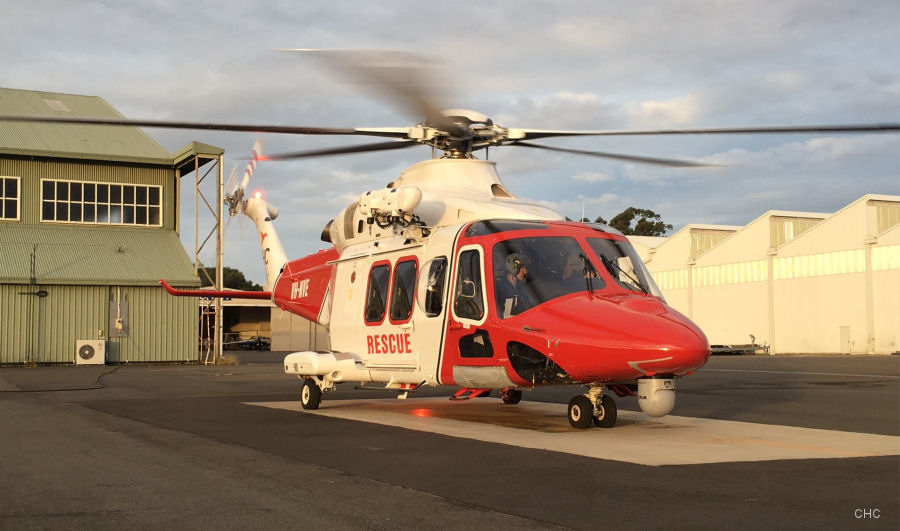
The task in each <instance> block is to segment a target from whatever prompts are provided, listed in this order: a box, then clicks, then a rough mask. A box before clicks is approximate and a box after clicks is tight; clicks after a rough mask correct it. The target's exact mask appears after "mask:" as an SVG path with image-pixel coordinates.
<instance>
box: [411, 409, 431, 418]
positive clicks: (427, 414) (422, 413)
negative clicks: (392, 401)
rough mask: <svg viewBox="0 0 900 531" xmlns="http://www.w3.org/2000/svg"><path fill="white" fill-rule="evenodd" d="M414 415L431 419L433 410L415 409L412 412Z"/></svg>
mask: <svg viewBox="0 0 900 531" xmlns="http://www.w3.org/2000/svg"><path fill="white" fill-rule="evenodd" d="M412 414H413V415H415V416H417V417H430V416H431V410H430V409H424V408H419V409H414V410H412Z"/></svg>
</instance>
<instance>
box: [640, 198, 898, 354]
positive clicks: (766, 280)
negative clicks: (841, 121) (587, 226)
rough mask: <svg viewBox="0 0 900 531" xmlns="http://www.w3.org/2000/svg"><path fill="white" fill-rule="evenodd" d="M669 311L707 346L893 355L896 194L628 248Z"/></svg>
mask: <svg viewBox="0 0 900 531" xmlns="http://www.w3.org/2000/svg"><path fill="white" fill-rule="evenodd" d="M635 243H636V247H638V249H639V250H640V253H641V256H642V258H644V260H645V261H646V263H647V267H648V269H649V270H650V272H651V273H652V275H653V278H654V279H655V280H656V282H657V284H658V285H659V287H660V289H662V291H663V294H664V295H665V297H666V299H667V300H668V302H669V304H671V305H672V306H673V307H674V308H676V309H678V310H679V311H681V312H682V313H684V314H685V315H687V316H689V317H690V318H691V319H693V320H694V322H696V323H697V324H698V325H699V326H700V327H701V328H702V329H703V330H704V332H706V335H707V337H708V338H709V342H710V344H711V345H720V346H723V347H724V346H726V345H753V344H756V345H759V346H763V347H765V350H767V351H768V352H769V353H770V354H783V353H804V354H826V353H843V354H892V353H897V352H900V196H895V195H875V194H869V195H865V196H863V197H861V198H859V199H857V200H856V201H854V202H853V203H851V204H849V205H847V206H845V207H844V208H842V209H841V210H839V211H838V212H835V213H833V214H820V213H809V212H786V211H769V212H766V213H764V214H763V215H761V216H759V217H758V218H756V219H755V220H753V221H752V222H750V223H749V224H747V225H746V226H744V227H735V226H721V225H688V226H686V227H684V228H683V229H681V230H680V231H678V232H676V233H675V234H673V235H672V236H670V237H668V238H665V239H664V240H662V241H647V240H643V241H642V240H638V241H636V242H635Z"/></svg>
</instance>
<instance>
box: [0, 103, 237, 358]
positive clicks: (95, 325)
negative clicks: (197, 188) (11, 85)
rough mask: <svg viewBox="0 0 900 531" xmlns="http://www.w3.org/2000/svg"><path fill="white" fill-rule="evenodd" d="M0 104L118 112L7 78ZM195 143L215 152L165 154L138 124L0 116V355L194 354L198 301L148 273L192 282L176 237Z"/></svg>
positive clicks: (22, 109)
mask: <svg viewBox="0 0 900 531" xmlns="http://www.w3.org/2000/svg"><path fill="white" fill-rule="evenodd" d="M0 113H3V114H26V115H63V116H78V117H100V118H105V117H109V118H121V117H122V115H121V114H119V113H118V112H117V111H116V110H115V109H114V108H112V107H111V106H110V105H109V104H108V103H106V102H105V101H104V100H103V99H101V98H98V97H94V96H78V95H70V94H58V93H47V92H35V91H27V90H16V89H0ZM198 152H203V153H204V154H207V155H212V154H214V155H217V156H218V155H221V154H222V150H221V149H219V148H214V147H212V146H205V145H203V144H198V143H196V142H195V143H192V144H190V145H189V146H187V147H186V148H184V149H182V150H181V151H179V153H178V154H176V155H173V154H170V153H169V152H168V151H166V150H165V149H164V148H163V147H162V146H160V145H159V144H158V143H156V142H155V141H154V140H153V139H152V138H150V137H149V136H147V135H146V134H145V133H144V132H143V131H141V130H140V129H138V128H136V127H110V126H88V125H70V124H61V125H56V124H40V123H2V122H0V365H11V364H43V363H95V362H103V361H105V362H108V363H126V362H174V361H195V360H197V358H198V354H197V346H198V322H197V301H196V299H194V298H188V297H171V296H169V295H167V294H166V293H165V291H164V290H163V289H161V288H160V287H159V284H158V281H159V279H166V280H167V281H168V282H169V283H171V284H172V285H176V286H182V287H191V286H197V285H198V284H199V282H198V280H197V278H196V276H195V272H194V267H193V264H192V263H191V261H190V259H189V258H188V256H187V253H186V252H185V250H184V248H183V247H182V245H181V242H180V241H179V239H178V228H179V225H178V223H179V222H178V204H179V201H180V198H179V180H180V175H181V174H182V167H184V168H185V173H189V172H191V171H193V170H194V168H195V164H196V161H197V160H201V159H198V158H197V154H198ZM206 160H210V159H206ZM85 342H89V343H87V344H88V345H91V347H93V349H94V352H91V349H88V350H84V348H86V347H85V344H86V343H85ZM79 348H82V351H81V352H82V355H81V356H79V355H78V352H79ZM96 351H100V352H96ZM101 354H102V356H99V355H101ZM98 356H99V359H98Z"/></svg>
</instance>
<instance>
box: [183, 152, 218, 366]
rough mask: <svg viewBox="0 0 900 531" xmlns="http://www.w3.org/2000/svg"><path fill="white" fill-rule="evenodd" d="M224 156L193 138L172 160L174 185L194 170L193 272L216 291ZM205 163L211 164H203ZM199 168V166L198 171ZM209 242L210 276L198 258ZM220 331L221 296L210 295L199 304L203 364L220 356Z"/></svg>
mask: <svg viewBox="0 0 900 531" xmlns="http://www.w3.org/2000/svg"><path fill="white" fill-rule="evenodd" d="M224 158H225V150H224V149H221V148H217V147H214V146H209V145H206V144H200V143H198V142H193V143H192V144H191V145H189V146H188V147H187V148H185V150H183V151H182V153H181V154H180V156H178V157H176V161H178V162H177V163H176V179H177V181H178V182H177V183H176V185H180V183H181V177H182V176H185V175H188V174H191V173H193V174H194V255H193V259H194V274H195V275H197V276H198V277H199V276H200V275H204V276H206V278H207V279H208V280H209V282H210V283H211V284H212V285H213V287H214V289H216V290H218V291H221V290H222V288H223V274H222V269H223V261H224V253H225V238H224V234H225V233H224V230H225V229H224V227H225V224H224V223H223V221H224V219H225V206H224V205H225V192H224V171H223V163H224ZM209 163H212V164H211V165H209V166H207V167H205V168H204V166H206V165H207V164H209ZM201 169H203V171H202V173H201ZM213 180H214V181H215V182H214V183H213V182H212V181H213ZM176 189H177V190H179V192H178V197H177V198H176V209H178V208H180V205H181V197H180V195H181V193H180V186H176ZM213 196H214V197H215V199H214V200H212V201H211V200H210V198H211V197H213ZM201 202H202V203H203V205H204V206H205V207H206V208H205V210H201V208H200V204H201ZM201 213H203V215H201ZM207 214H208V215H207ZM210 215H211V220H210V217H209V216H210ZM176 219H177V218H176ZM201 225H204V227H203V234H204V236H203V240H202V241H201V239H200V237H201ZM176 230H177V231H178V232H179V234H180V233H181V226H180V221H179V222H178V223H177V224H176ZM213 242H214V243H213ZM210 244H212V245H215V274H214V275H212V276H211V275H209V272H208V271H207V269H206V267H205V266H204V264H203V263H202V262H201V260H200V253H201V251H203V250H204V249H206V248H207V246H208V245H210ZM222 332H223V321H222V299H212V300H211V301H209V304H207V305H204V306H203V308H202V321H201V326H200V348H201V350H200V359H201V360H202V361H203V363H204V364H206V363H210V362H213V363H215V361H216V360H217V359H219V358H221V357H222ZM210 355H212V359H210Z"/></svg>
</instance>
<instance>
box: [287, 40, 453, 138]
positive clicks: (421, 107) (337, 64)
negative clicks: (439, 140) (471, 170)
mask: <svg viewBox="0 0 900 531" xmlns="http://www.w3.org/2000/svg"><path fill="white" fill-rule="evenodd" d="M281 51H284V52H293V53H301V54H306V55H309V56H310V57H314V58H315V59H318V60H319V61H320V62H321V63H323V64H324V65H325V66H326V67H328V68H330V69H331V70H332V71H335V72H337V73H338V74H339V75H341V77H343V78H344V79H356V80H357V81H359V82H361V83H362V85H363V87H365V89H366V90H371V89H373V88H374V89H376V90H377V91H379V92H380V93H381V95H382V96H383V97H385V98H387V99H390V100H393V101H394V102H396V103H397V104H398V105H400V106H401V107H403V108H404V109H407V110H408V111H410V112H412V113H414V115H415V116H417V117H420V118H424V119H425V123H426V124H427V125H429V126H431V127H434V128H436V129H439V130H441V131H444V132H446V133H449V134H450V135H451V136H454V137H457V138H467V137H468V136H469V134H470V133H469V130H468V128H467V127H463V126H461V125H459V124H457V123H455V122H453V121H452V120H450V119H449V118H447V117H446V116H444V114H443V112H442V111H443V109H445V108H447V106H446V105H444V103H445V102H444V100H446V95H445V94H446V92H447V87H446V86H445V83H443V82H441V81H439V80H438V77H439V72H438V69H437V68H435V67H434V60H432V59H429V58H427V57H423V56H419V55H417V54H413V53H409V52H402V51H397V50H340V49H309V48H299V49H289V50H281Z"/></svg>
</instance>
